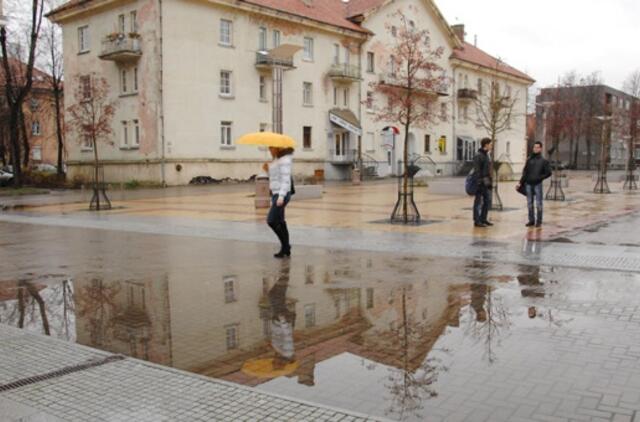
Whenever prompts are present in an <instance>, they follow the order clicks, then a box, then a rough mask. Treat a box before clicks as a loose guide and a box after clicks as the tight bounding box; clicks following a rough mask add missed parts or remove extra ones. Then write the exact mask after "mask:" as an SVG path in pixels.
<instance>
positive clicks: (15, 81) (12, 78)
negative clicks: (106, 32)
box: [0, 0, 44, 186]
mask: <svg viewBox="0 0 640 422" xmlns="http://www.w3.org/2000/svg"><path fill="white" fill-rule="evenodd" d="M43 13H44V0H32V2H31V21H30V27H29V36H28V41H27V42H28V44H27V60H26V63H25V66H24V69H22V68H23V67H22V66H18V67H13V68H12V66H11V57H10V54H9V48H8V39H7V28H6V27H4V26H3V27H2V28H0V45H1V46H2V69H3V71H4V79H5V80H4V84H5V86H4V90H5V98H6V103H7V107H8V109H9V145H10V150H11V162H12V163H13V166H14V169H13V170H14V181H15V185H16V186H20V185H21V184H22V171H21V168H20V167H21V159H20V158H21V157H20V155H21V151H20V150H21V148H20V140H19V136H20V135H19V124H20V114H21V113H22V105H23V103H24V100H25V98H26V97H27V95H28V94H29V92H31V88H32V86H33V66H34V62H35V57H36V46H37V43H38V37H39V35H40V28H41V26H42V19H43ZM14 35H15V34H14ZM16 69H20V72H18V71H16Z"/></svg>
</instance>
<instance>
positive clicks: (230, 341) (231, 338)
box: [225, 325, 238, 350]
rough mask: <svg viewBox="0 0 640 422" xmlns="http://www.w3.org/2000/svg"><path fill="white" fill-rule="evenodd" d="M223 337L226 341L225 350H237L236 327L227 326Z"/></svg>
mask: <svg viewBox="0 0 640 422" xmlns="http://www.w3.org/2000/svg"><path fill="white" fill-rule="evenodd" d="M225 336H226V340H227V350H234V349H237V348H238V326H237V325H228V326H226V327H225Z"/></svg>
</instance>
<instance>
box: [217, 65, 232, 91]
mask: <svg viewBox="0 0 640 422" xmlns="http://www.w3.org/2000/svg"><path fill="white" fill-rule="evenodd" d="M232 94H233V93H232V91H231V72H230V71H228V70H221V71H220V95H223V96H225V97H230V96H231V95H232Z"/></svg>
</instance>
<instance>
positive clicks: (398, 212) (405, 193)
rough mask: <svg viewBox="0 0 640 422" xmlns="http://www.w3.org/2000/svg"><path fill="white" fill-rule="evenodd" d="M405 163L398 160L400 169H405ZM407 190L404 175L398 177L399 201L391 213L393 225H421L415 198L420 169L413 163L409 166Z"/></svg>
mask: <svg viewBox="0 0 640 422" xmlns="http://www.w3.org/2000/svg"><path fill="white" fill-rule="evenodd" d="M403 167H404V162H402V161H400V160H398V168H403ZM406 171H407V175H408V181H407V189H406V190H405V189H404V173H403V174H401V175H400V176H398V200H397V201H396V205H395V206H394V207H393V212H392V213H391V223H403V224H420V219H421V216H420V211H418V206H417V205H416V203H415V201H414V198H413V188H414V176H415V175H416V173H418V172H419V171H420V167H418V166H416V165H415V164H413V163H410V164H409V165H408V166H407V170H406Z"/></svg>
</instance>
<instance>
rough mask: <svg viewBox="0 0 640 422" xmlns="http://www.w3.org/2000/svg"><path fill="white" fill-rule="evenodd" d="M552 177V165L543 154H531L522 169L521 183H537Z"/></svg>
mask: <svg viewBox="0 0 640 422" xmlns="http://www.w3.org/2000/svg"><path fill="white" fill-rule="evenodd" d="M549 177H551V165H550V164H549V161H548V160H546V159H545V158H543V157H542V155H541V154H531V156H529V159H527V164H525V165H524V170H522V177H521V178H520V183H521V184H525V183H526V184H527V185H537V184H538V183H542V181H543V180H545V179H548V178H549Z"/></svg>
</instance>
